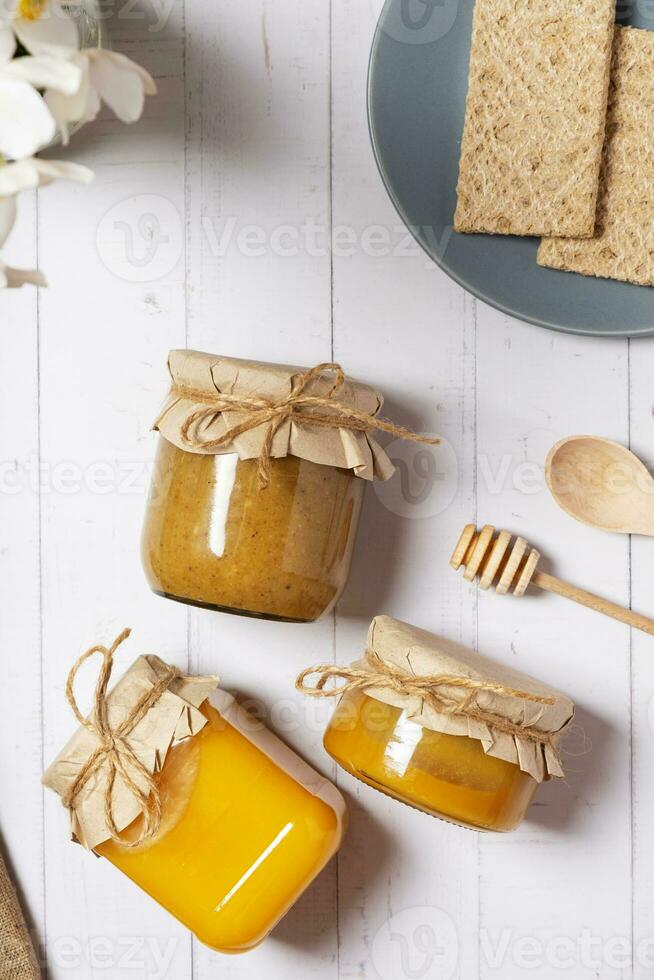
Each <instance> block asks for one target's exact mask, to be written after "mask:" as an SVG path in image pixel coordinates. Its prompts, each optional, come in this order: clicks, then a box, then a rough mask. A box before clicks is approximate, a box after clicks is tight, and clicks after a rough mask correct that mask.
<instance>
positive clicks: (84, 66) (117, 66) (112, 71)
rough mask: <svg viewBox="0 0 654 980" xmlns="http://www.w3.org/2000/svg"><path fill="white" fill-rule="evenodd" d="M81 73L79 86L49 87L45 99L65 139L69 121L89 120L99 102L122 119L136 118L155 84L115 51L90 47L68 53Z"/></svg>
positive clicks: (128, 120)
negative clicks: (66, 88)
mask: <svg viewBox="0 0 654 980" xmlns="http://www.w3.org/2000/svg"><path fill="white" fill-rule="evenodd" d="M69 61H70V63H71V64H73V65H74V66H76V67H77V68H78V69H79V70H80V71H81V74H82V81H81V84H80V87H79V89H78V90H77V92H76V93H74V94H67V93H64V92H62V91H61V88H59V90H56V91H55V90H54V89H53V88H48V89H47V90H46V93H45V101H46V103H47V105H48V108H49V109H50V112H51V113H52V115H53V116H54V118H55V119H56V120H57V123H58V125H59V128H60V130H61V133H62V136H63V139H64V142H66V141H67V139H68V126H69V125H70V124H71V123H77V122H90V121H92V120H93V119H95V118H96V117H97V115H98V113H99V111H100V106H101V104H102V102H106V103H107V105H108V106H109V108H110V109H112V110H113V111H114V113H115V114H116V115H117V116H118V118H119V119H120V120H121V121H122V122H125V123H133V122H136V120H137V119H139V118H140V117H141V114H142V113H143V106H144V103H145V96H146V95H155V94H156V91H157V86H156V85H155V83H154V80H153V78H152V77H151V75H150V74H149V73H148V72H147V71H146V70H145V68H141V66H140V65H137V64H136V63H135V62H134V61H130V59H129V58H126V57H125V55H124V54H119V53H118V52H117V51H105V50H103V49H102V48H89V49H87V50H84V51H77V52H75V53H74V54H72V55H71V56H70V57H69Z"/></svg>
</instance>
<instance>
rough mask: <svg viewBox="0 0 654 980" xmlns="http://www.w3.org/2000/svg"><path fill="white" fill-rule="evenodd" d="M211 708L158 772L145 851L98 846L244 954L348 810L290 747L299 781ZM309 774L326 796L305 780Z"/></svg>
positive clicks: (208, 933)
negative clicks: (158, 810)
mask: <svg viewBox="0 0 654 980" xmlns="http://www.w3.org/2000/svg"><path fill="white" fill-rule="evenodd" d="M230 700H231V699H230ZM231 703H232V704H233V703H234V702H233V701H232V702H231ZM237 710H238V711H239V712H240V714H241V716H243V714H244V713H243V712H242V710H241V709H240V708H238V707H237ZM202 711H203V712H204V713H205V715H206V716H207V718H208V724H207V725H206V726H205V728H203V730H202V731H201V732H200V733H199V734H198V735H196V736H195V737H193V738H192V739H189V740H187V741H186V742H182V743H181V744H179V745H178V746H176V747H175V748H173V749H172V750H171V751H170V753H169V754H168V756H167V758H166V761H165V764H164V767H163V770H162V772H161V773H160V774H159V777H158V780H159V788H160V792H161V796H162V802H163V812H164V819H163V822H162V826H161V829H160V831H159V833H158V835H157V837H156V838H154V839H153V840H150V841H148V842H146V843H145V844H143V845H141V846H139V847H136V848H127V847H124V846H122V845H120V844H117V843H115V842H113V841H108V842H107V843H105V844H102V845H101V846H100V847H98V848H97V853H98V854H100V855H102V857H105V858H107V859H108V860H109V861H111V863H112V864H114V865H115V866H116V867H117V868H119V869H120V870H121V871H123V872H124V873H125V874H126V875H127V876H128V877H129V878H131V879H132V881H134V882H135V883H136V884H137V885H139V886H140V887H141V888H142V889H144V891H146V892H147V893H148V894H149V895H151V896H152V898H154V899H155V900H156V901H157V902H159V904H160V905H162V906H163V907H164V908H166V909H167V910H168V911H169V912H170V913H171V914H172V915H174V916H175V917H176V918H177V919H179V920H180V921H181V922H182V923H183V924H184V925H185V926H187V927H188V928H189V929H190V930H191V931H192V932H193V933H194V934H195V935H196V936H197V937H198V939H200V941H201V942H203V943H205V944H206V945H207V946H209V947H211V948H212V949H215V950H218V951H220V952H225V953H237V952H243V951H246V950H248V949H251V948H253V947H254V946H256V945H258V944H259V943H260V942H261V941H262V940H263V939H265V937H266V935H267V934H268V933H269V932H270V930H271V929H272V928H273V927H274V926H275V924H276V923H277V922H278V921H279V919H280V918H281V917H282V916H283V915H284V914H285V912H287V911H288V909H289V908H290V907H291V905H293V903H294V902H295V901H296V899H297V898H298V897H299V896H300V894H301V893H302V892H303V891H304V890H305V889H306V887H307V886H308V885H309V884H310V882H311V881H312V880H313V878H315V876H316V875H317V874H318V873H319V872H320V871H321V870H322V868H323V867H324V865H325V864H326V863H327V861H328V860H329V859H330V858H331V857H332V855H333V854H334V853H335V852H336V850H337V849H338V847H339V844H340V841H341V837H342V818H343V815H344V812H345V808H344V804H343V801H342V798H341V796H340V794H339V793H338V791H337V790H336V788H335V787H333V786H331V784H329V783H327V781H326V780H323V779H321V778H320V777H319V776H318V774H317V773H314V772H313V770H310V769H309V767H308V766H306V765H305V764H304V763H303V762H302V761H301V760H299V758H298V757H297V756H295V754H294V753H292V752H291V750H290V749H287V748H286V747H285V746H284V747H282V751H284V752H285V753H286V755H287V756H288V757H290V758H291V766H294V765H297V767H298V778H295V773H294V775H291V774H289V772H288V771H287V770H286V768H284V769H283V768H280V766H279V765H277V763H276V762H275V761H273V759H272V758H270V757H269V756H268V755H267V754H266V752H265V751H262V749H261V748H260V747H258V745H256V744H253V742H252V741H250V739H249V738H246V736H245V735H244V734H243V733H242V732H241V731H239V730H238V729H237V728H236V727H235V726H234V725H232V724H230V722H229V721H227V720H226V719H225V718H224V717H223V715H222V714H221V713H219V712H218V711H216V709H215V708H214V707H212V706H211V705H209V704H207V703H205V705H204V706H203V708H202ZM227 716H228V717H230V715H229V713H228V714H227ZM246 717H247V716H246ZM265 734H266V736H267V737H268V738H269V739H272V740H273V741H274V742H275V743H276V744H277V746H279V745H280V743H279V742H278V740H277V739H275V738H274V736H272V735H271V734H270V733H265ZM262 744H264V743H262ZM306 772H308V773H310V775H311V778H312V780H313V782H314V783H315V787H312V788H316V787H318V788H319V791H320V792H321V796H318V795H315V793H314V792H311V790H310V789H309V788H307V786H306V785H303V784H302V783H301V782H300V781H299V776H300V774H302V773H306ZM327 800H329V802H327ZM137 829H138V824H136V823H135V824H133V825H132V827H131V828H129V829H128V831H127V832H126V833H125V834H124V837H125V839H126V840H129V837H130V832H131V835H132V836H135V835H136V832H137Z"/></svg>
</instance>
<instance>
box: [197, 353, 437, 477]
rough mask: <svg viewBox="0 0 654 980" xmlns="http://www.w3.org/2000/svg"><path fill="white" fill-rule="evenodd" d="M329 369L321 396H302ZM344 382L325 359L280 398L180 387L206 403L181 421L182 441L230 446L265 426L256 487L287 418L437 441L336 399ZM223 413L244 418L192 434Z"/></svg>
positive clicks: (340, 370)
mask: <svg viewBox="0 0 654 980" xmlns="http://www.w3.org/2000/svg"><path fill="white" fill-rule="evenodd" d="M329 373H331V374H333V375H335V378H334V382H333V384H332V386H331V388H330V389H329V391H328V392H327V394H326V395H310V394H307V388H308V386H309V385H310V384H311V383H312V382H313V381H315V380H316V379H317V378H319V377H320V376H321V375H323V374H329ZM345 381H346V375H345V372H344V371H343V368H342V367H341V366H340V364H333V363H326V364H318V365H317V366H316V367H314V368H311V370H309V371H306V372H305V373H304V374H301V375H299V376H298V377H297V378H296V379H295V381H294V383H293V387H292V390H291V393H290V394H289V395H288V396H286V397H284V398H280V399H267V398H256V397H254V396H252V397H250V396H245V395H230V394H222V393H221V394H217V395H216V397H215V398H213V397H211V399H210V400H209V398H208V396H207V395H206V394H205V393H202V392H188V391H185V392H184V393H186V394H191V395H193V396H194V397H197V399H198V400H199V401H203V402H205V404H204V405H203V407H202V408H199V409H197V410H196V411H195V412H193V413H192V414H191V415H190V416H189V417H188V418H187V419H186V420H185V421H184V424H183V425H182V429H181V435H182V440H183V442H184V443H185V444H186V445H187V446H188V448H189V449H195V450H205V451H206V450H209V451H211V450H217V449H221V448H223V447H224V446H227V445H229V444H230V443H231V442H232V440H234V439H236V438H238V436H240V435H242V434H243V433H244V432H250V431H251V430H252V429H256V428H257V427H258V426H260V425H267V427H268V428H267V429H266V434H265V438H264V440H263V445H262V447H261V452H260V454H259V461H258V478H259V486H260V487H261V489H266V488H267V487H268V486H270V471H271V458H272V445H273V439H274V438H275V434H276V433H277V431H278V430H279V429H280V427H281V426H282V425H284V423H285V422H287V421H292V422H294V423H296V424H298V425H308V426H322V427H324V428H329V429H349V430H350V431H352V432H372V431H373V430H375V429H377V430H379V431H380V432H388V433H389V435H392V436H395V438H397V439H406V440H408V441H409V442H418V443H423V444H424V445H428V446H437V445H438V444H439V443H440V439H438V438H434V437H430V436H421V435H418V434H417V433H416V432H412V431H411V430H410V429H406V428H405V427H404V426H401V425H396V424H395V423H394V422H391V421H389V420H388V419H382V418H377V417H376V416H374V415H370V414H369V413H368V412H361V411H359V410H358V409H355V408H353V407H351V406H349V405H346V404H343V403H342V402H339V401H337V400H336V399H335V395H336V394H337V393H338V392H339V391H340V390H341V388H342V387H343V385H344V384H345ZM321 409H327V411H320V410H321ZM227 411H231V412H243V413H245V414H246V416H247V417H246V418H245V419H243V421H242V422H238V423H237V424H236V425H233V426H230V427H229V429H228V430H227V431H226V432H224V433H223V434H222V435H221V436H219V437H218V438H217V439H209V440H204V439H202V438H201V436H199V435H198V434H197V423H198V422H204V421H207V420H210V419H212V418H213V417H215V416H216V415H217V414H220V413H221V412H227ZM194 427H195V432H194V433H192V432H191V429H193V428H194Z"/></svg>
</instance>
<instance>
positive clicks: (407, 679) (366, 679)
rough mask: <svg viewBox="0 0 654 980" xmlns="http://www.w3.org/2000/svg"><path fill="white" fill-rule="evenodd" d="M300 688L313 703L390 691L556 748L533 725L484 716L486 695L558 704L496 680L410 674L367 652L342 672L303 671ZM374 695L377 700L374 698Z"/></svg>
mask: <svg viewBox="0 0 654 980" xmlns="http://www.w3.org/2000/svg"><path fill="white" fill-rule="evenodd" d="M313 674H317V675H318V680H317V681H316V683H315V684H314V685H313V686H311V685H309V684H307V683H306V682H307V680H308V678H309V677H311V676H312V675H313ZM331 679H341V680H343V681H345V683H344V684H341V685H340V686H338V687H332V688H327V687H326V684H327V682H328V681H329V680H331ZM295 687H296V688H297V690H298V691H301V692H302V693H303V694H308V695H309V696H310V697H314V698H334V697H340V696H341V695H343V694H347V693H348V692H350V691H366V690H368V689H370V688H375V687H377V688H380V687H383V688H387V689H389V690H391V691H393V692H395V693H396V694H400V695H405V696H407V697H412V696H415V697H418V698H421V699H422V701H423V703H425V704H428V705H429V706H430V707H431V708H433V709H434V710H435V711H438V712H440V713H441V714H445V715H459V716H462V717H464V718H469V719H470V720H472V721H477V722H481V723H483V724H486V725H488V726H490V727H491V728H493V729H495V730H496V731H500V732H505V733H506V734H507V735H512V736H518V737H520V738H526V739H529V740H530V741H532V742H536V743H538V744H540V745H542V746H551V747H552V749H554V736H553V735H552V734H551V733H548V732H542V731H539V730H538V729H537V728H535V727H533V726H530V725H520V724H517V723H514V722H511V721H509V720H508V718H505V717H503V716H502V715H498V714H496V713H494V712H491V711H484V710H483V709H482V708H480V707H479V706H478V704H477V700H476V699H477V694H478V693H479V692H485V693H488V694H497V695H501V696H503V697H508V698H515V699H519V700H521V701H530V702H532V703H534V704H542V705H553V704H555V703H556V701H555V699H554V698H553V697H544V696H542V695H539V694H531V693H530V692H529V691H520V690H516V689H515V688H512V687H507V686H506V685H504V684H500V683H496V682H494V681H484V680H474V679H472V678H470V677H459V676H455V675H450V674H422V675H416V674H408V673H406V671H404V670H401V669H400V668H399V667H396V666H395V665H394V664H389V663H387V662H386V661H385V660H382V658H381V657H380V656H379V654H377V653H375V652H374V651H373V650H366V653H365V656H364V658H363V661H362V663H355V664H351V665H350V666H349V667H338V666H335V665H334V664H319V665H318V666H316V667H308V668H307V669H306V670H303V671H302V673H301V674H300V675H299V677H298V678H297V680H296V682H295ZM453 688H456V689H458V690H460V691H461V690H462V691H465V692H467V693H466V694H465V696H464V697H463V698H462V699H459V698H456V697H454V696H453V694H452V693H451V691H452V689H453ZM373 696H374V695H373Z"/></svg>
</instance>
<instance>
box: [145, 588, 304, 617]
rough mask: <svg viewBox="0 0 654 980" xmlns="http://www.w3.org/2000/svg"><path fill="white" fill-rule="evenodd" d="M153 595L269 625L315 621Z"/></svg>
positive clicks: (157, 591)
mask: <svg viewBox="0 0 654 980" xmlns="http://www.w3.org/2000/svg"><path fill="white" fill-rule="evenodd" d="M152 591H153V592H154V594H155V595H158V596H160V597H161V598H162V599H171V600H172V601H173V602H181V603H183V604H184V605H186V606H195V607H196V608H197V609H209V610H211V611H212V612H220V613H230V614H231V615H232V616H244V617H245V618H246V619H263V620H266V621H268V622H271V623H315V622H316V620H315V619H293V618H292V617H290V616H275V615H274V614H273V613H264V612H255V611H253V610H250V609H238V608H236V607H235V606H220V605H217V604H216V603H213V602H203V601H202V600H201V599H190V598H188V597H187V596H180V595H173V594H172V593H171V592H162V591H160V590H159V589H152Z"/></svg>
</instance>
